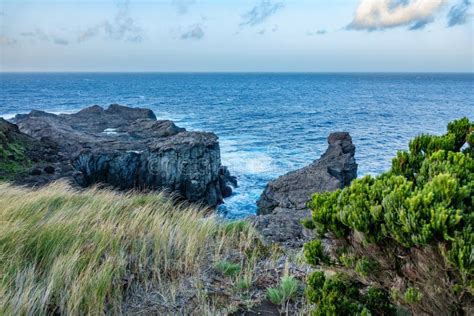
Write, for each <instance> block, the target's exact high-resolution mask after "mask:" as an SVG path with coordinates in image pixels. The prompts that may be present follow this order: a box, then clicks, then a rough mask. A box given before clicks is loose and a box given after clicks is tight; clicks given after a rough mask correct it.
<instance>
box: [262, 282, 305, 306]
mask: <svg viewBox="0 0 474 316" xmlns="http://www.w3.org/2000/svg"><path fill="white" fill-rule="evenodd" d="M297 292H298V280H296V279H295V278H294V277H293V276H288V275H287V276H284V277H282V278H281V281H280V284H278V286H277V287H273V288H269V289H268V291H267V296H268V299H269V300H270V301H271V302H272V303H273V304H275V305H281V306H284V305H285V304H286V303H287V302H288V301H289V300H290V299H292V298H294V297H295V296H296V294H297Z"/></svg>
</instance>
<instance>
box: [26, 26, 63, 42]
mask: <svg viewBox="0 0 474 316" xmlns="http://www.w3.org/2000/svg"><path fill="white" fill-rule="evenodd" d="M20 36H22V37H29V38H31V39H34V40H37V41H40V42H47V43H48V42H52V43H54V44H56V45H69V41H68V40H66V39H65V38H62V37H59V36H57V35H48V34H47V33H46V32H44V31H43V30H41V29H39V28H37V29H35V30H34V31H31V32H23V33H20Z"/></svg>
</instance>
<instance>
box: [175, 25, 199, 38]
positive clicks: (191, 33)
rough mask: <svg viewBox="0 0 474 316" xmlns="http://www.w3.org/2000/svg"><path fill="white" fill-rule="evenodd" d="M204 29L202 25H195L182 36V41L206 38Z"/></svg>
mask: <svg viewBox="0 0 474 316" xmlns="http://www.w3.org/2000/svg"><path fill="white" fill-rule="evenodd" d="M204 35H205V33H204V29H203V26H202V25H201V24H194V25H191V26H190V27H189V30H188V31H186V32H184V33H183V34H181V39H183V40H187V39H193V40H200V39H202V38H203V37H204Z"/></svg>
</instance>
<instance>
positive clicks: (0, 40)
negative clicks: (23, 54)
mask: <svg viewBox="0 0 474 316" xmlns="http://www.w3.org/2000/svg"><path fill="white" fill-rule="evenodd" d="M16 42H17V40H16V39H14V38H11V37H8V36H4V35H0V46H11V45H14V44H16Z"/></svg>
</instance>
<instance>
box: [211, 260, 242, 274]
mask: <svg viewBox="0 0 474 316" xmlns="http://www.w3.org/2000/svg"><path fill="white" fill-rule="evenodd" d="M214 268H215V269H216V271H217V272H219V273H221V274H222V275H225V276H227V277H234V276H236V275H237V274H239V273H240V269H241V268H240V265H239V264H237V263H232V262H229V261H225V260H221V261H219V262H217V263H216V265H215V266H214Z"/></svg>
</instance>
